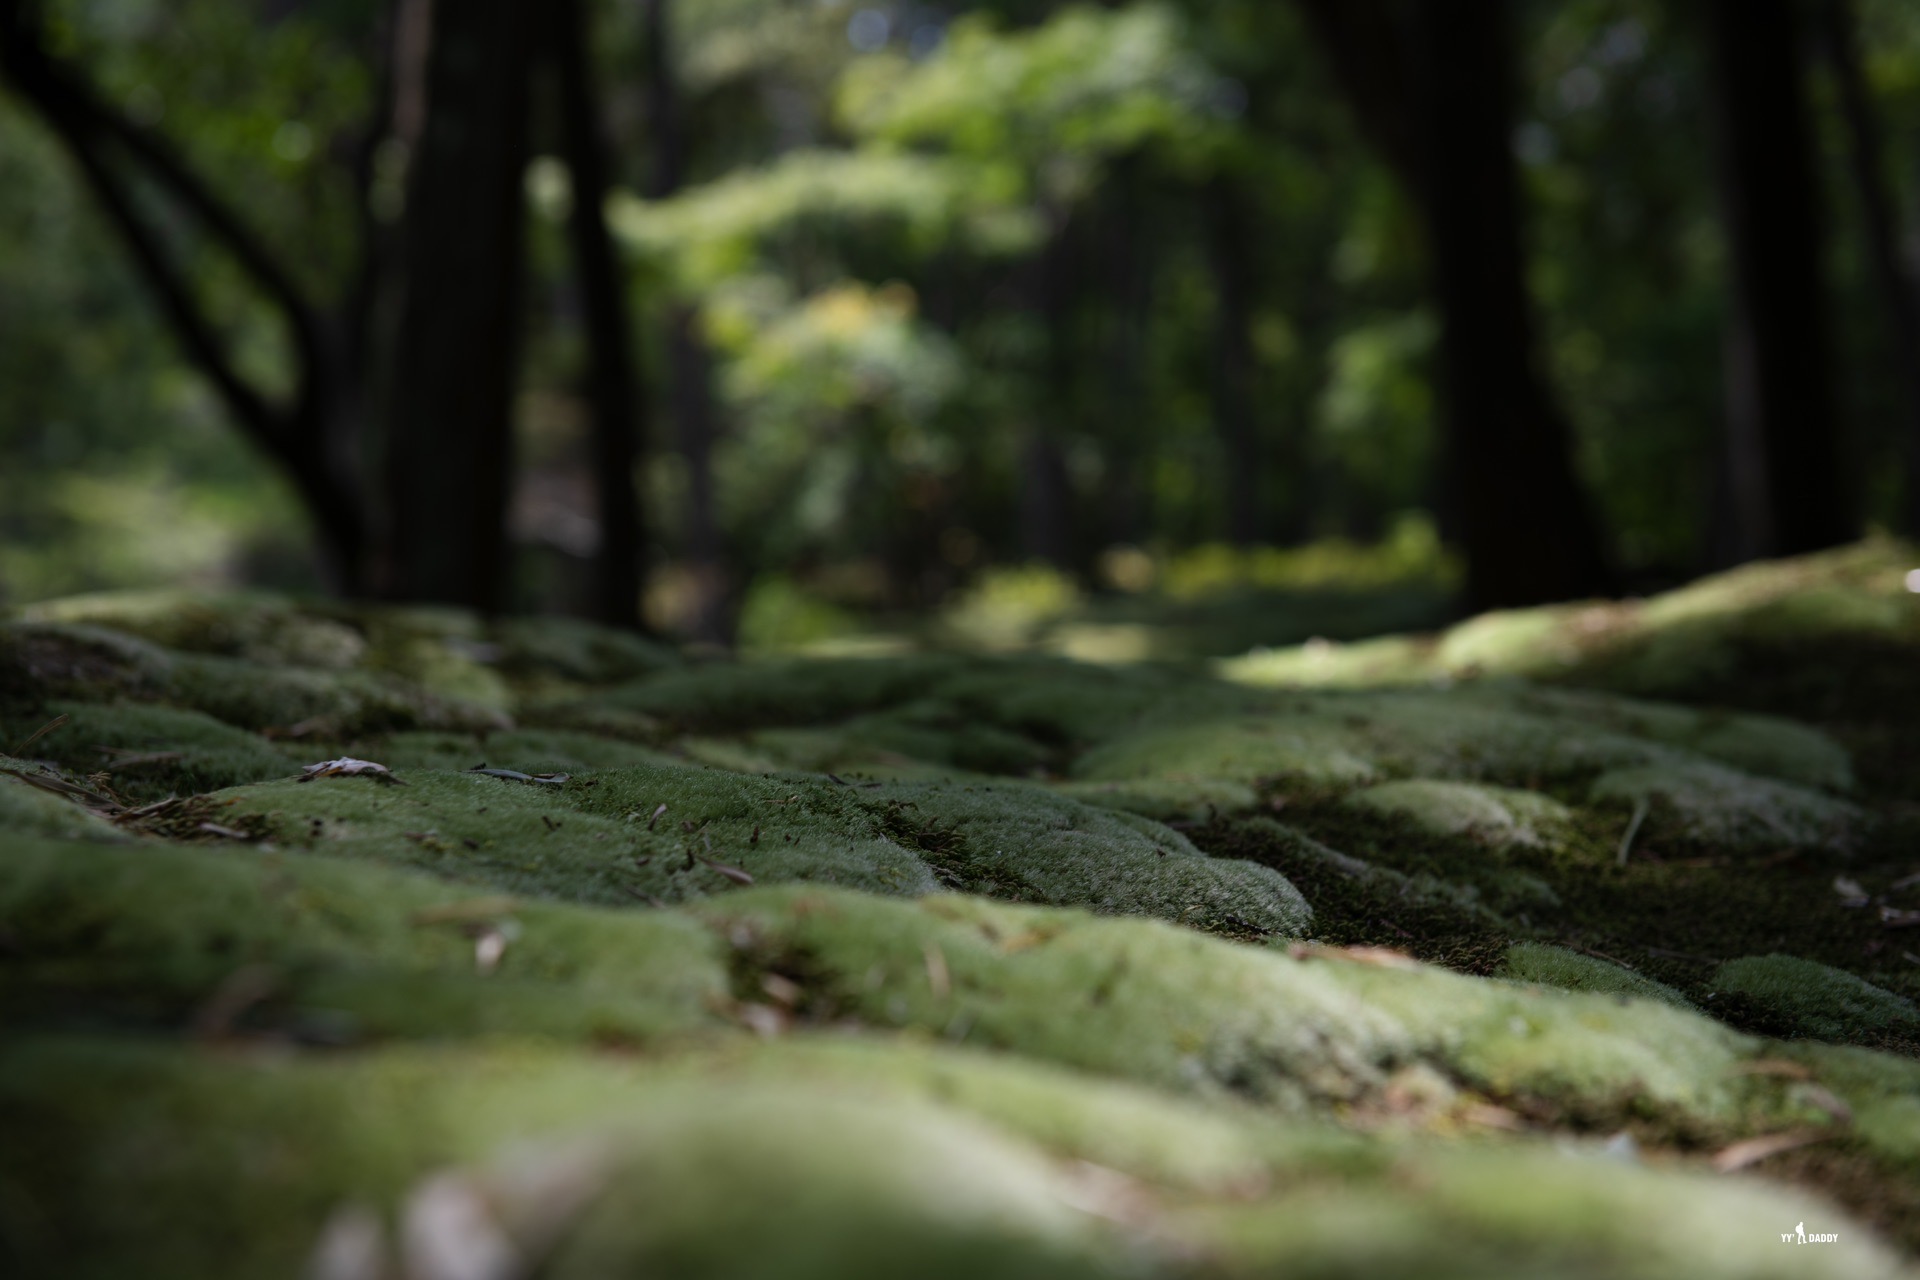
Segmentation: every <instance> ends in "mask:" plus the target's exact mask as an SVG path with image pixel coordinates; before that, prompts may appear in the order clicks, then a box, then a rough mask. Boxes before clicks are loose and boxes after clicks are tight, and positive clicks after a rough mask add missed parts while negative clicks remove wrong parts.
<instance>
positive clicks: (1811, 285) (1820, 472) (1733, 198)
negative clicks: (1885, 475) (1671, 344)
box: [1708, 0, 1854, 558]
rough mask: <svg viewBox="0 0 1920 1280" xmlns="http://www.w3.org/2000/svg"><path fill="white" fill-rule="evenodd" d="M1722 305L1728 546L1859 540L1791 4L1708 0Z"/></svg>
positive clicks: (1814, 546) (1770, 547) (1748, 551)
mask: <svg viewBox="0 0 1920 1280" xmlns="http://www.w3.org/2000/svg"><path fill="white" fill-rule="evenodd" d="M1708 12H1709V25H1710V28H1711V33H1712V46H1713V62H1714V84H1715V96H1716V99H1717V110H1716V112H1715V115H1716V120H1715V124H1716V126H1717V137H1718V150H1719V169H1720V189H1721V204H1722V210H1723V216H1724V218H1725V221H1726V227H1727V239H1728V245H1729V249H1730V251H1731V253H1730V257H1731V265H1732V278H1731V281H1730V289H1729V293H1730V297H1729V300H1728V332H1727V342H1726V351H1727V387H1728V396H1727V400H1728V404H1727V415H1728V446H1729V455H1730V456H1729V460H1728V467H1727V472H1728V475H1729V477H1730V478H1731V481H1732V484H1731V498H1732V501H1733V504H1734V506H1733V512H1732V515H1733V522H1732V523H1733V527H1734V529H1735V531H1736V532H1735V538H1734V549H1735V550H1736V551H1737V552H1738V553H1739V554H1740V557H1741V558H1746V557H1748V556H1751V555H1792V554H1796V553H1798V552H1804V551H1814V550H1818V549H1819V548H1821V547H1829V546H1833V545H1835V544H1836V543H1840V542H1845V541H1847V540H1848V539H1849V538H1851V537H1852V536H1853V533H1854V529H1853V521H1852V520H1851V518H1850V516H1849V514H1848V510H1847V503H1846V498H1845V494H1844V491H1843V483H1842V479H1841V470H1842V468H1841V461H1840V455H1841V451H1840V444H1839V431H1838V429H1837V428H1838V422H1837V420H1836V416H1835V413H1834V394H1833V374H1832V367H1831V352H1830V348H1829V342H1830V335H1829V331H1828V319H1827V316H1828V312H1827V298H1826V291H1825V287H1824V282H1823V280H1822V278H1821V270H1820V265H1821V264H1820V258H1821V245H1822V236H1823V230H1824V229H1823V227H1822V225H1821V218H1820V210H1819V205H1818V200H1817V188H1818V182H1819V176H1818V174H1817V172H1816V169H1815V165H1814V159H1813V143H1812V138H1811V127H1810V120H1809V116H1808V110H1807V99H1806V84H1805V76H1804V74H1803V68H1802V67H1801V65H1800V50H1799V40H1800V27H1799V21H1798V16H1797V13H1796V9H1795V5H1794V3H1793V0H1712V3H1711V4H1710V5H1709V6H1708Z"/></svg>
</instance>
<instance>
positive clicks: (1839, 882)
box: [1833, 876, 1867, 907]
mask: <svg viewBox="0 0 1920 1280" xmlns="http://www.w3.org/2000/svg"><path fill="white" fill-rule="evenodd" d="M1833 891H1834V892H1835V893H1837V894H1839V895H1840V905H1841V906H1843V907H1864V906H1866V905H1867V891H1866V889H1865V888H1863V887H1862V886H1861V884H1860V882H1859V881H1858V880H1854V879H1850V878H1848V877H1847V876H1835V877H1834V878H1833Z"/></svg>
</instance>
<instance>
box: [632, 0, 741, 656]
mask: <svg viewBox="0 0 1920 1280" xmlns="http://www.w3.org/2000/svg"><path fill="white" fill-rule="evenodd" d="M641 17H642V21H643V24H644V30H645V47H646V65H645V75H646V80H647V85H646V90H647V123H648V126H649V127H650V128H651V130H652V133H653V171H652V173H651V175H650V176H649V179H648V182H647V194H648V196H649V197H651V198H652V199H655V200H660V199H664V198H665V197H667V196H670V195H672V194H673V193H674V192H676V191H678V190H679V189H680V184H681V182H682V180H683V176H684V165H685V162H686V138H685V133H684V130H683V125H682V121H681V109H680V95H679V85H678V82H677V81H676V79H675V76H674V67H673V46H672V40H673V32H672V22H671V20H670V19H671V14H670V13H669V11H668V0H643V8H642V11H641ZM667 365H668V378H669V380H670V387H671V392H672V395H671V400H670V405H671V408H672V413H673V422H674V437H675V443H676V445H677V446H678V448H679V451H680V457H681V459H682V461H684V462H685V463H686V467H687V524H686V528H685V529H684V530H683V541H684V552H685V555H686V558H687V568H688V569H689V571H690V572H691V574H692V577H693V581H694V592H695V600H694V607H693V617H692V618H691V620H690V628H691V630H692V633H693V636H694V638H695V639H697V640H705V641H709V642H711V643H716V644H725V643H727V642H728V641H730V640H731V639H732V635H733V625H732V619H731V613H732V608H731V603H730V602H731V598H732V589H731V586H730V584H729V582H728V579H727V568H726V561H725V557H724V554H723V547H722V539H721V536H720V524H719V515H718V512H717V510H716V507H715V503H714V485H713V444H714V436H715V434H716V431H717V429H718V423H719V414H718V413H717V412H716V406H715V405H714V402H713V357H712V355H711V353H710V352H709V351H708V350H707V343H706V339H705V338H704V337H703V336H702V335H701V333H700V315H699V311H698V310H697V309H696V308H694V307H692V306H680V307H675V308H673V309H672V311H671V313H670V314H669V316H668V318H667Z"/></svg>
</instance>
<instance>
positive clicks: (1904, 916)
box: [1880, 907, 1920, 929]
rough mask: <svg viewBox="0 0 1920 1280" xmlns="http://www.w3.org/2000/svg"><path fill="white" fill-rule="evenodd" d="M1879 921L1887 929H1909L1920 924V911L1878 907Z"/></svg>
mask: <svg viewBox="0 0 1920 1280" xmlns="http://www.w3.org/2000/svg"><path fill="white" fill-rule="evenodd" d="M1880 923H1881V924H1883V925H1885V926H1886V927H1887V928H1889V929H1911V928H1913V927H1914V926H1915V925H1920V911H1902V910H1900V909H1899V908H1897V907H1882V908H1880Z"/></svg>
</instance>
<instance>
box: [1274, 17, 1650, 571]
mask: <svg viewBox="0 0 1920 1280" xmlns="http://www.w3.org/2000/svg"><path fill="white" fill-rule="evenodd" d="M1299 3H1300V4H1301V6H1302V8H1303V10H1304V11H1305V13H1306V15H1307V18H1308V20H1309V23H1310V24H1311V25H1312V27H1313V29H1314V31H1315V33H1316V35H1317V36H1318V37H1319V38H1320V40H1321V43H1322V44H1323V45H1324V46H1325V48H1326V50H1327V54H1328V60H1329V62H1330V64H1331V66H1332V69H1333V72H1334V75H1335V77H1336V78H1337V79H1338V80H1339V82H1340V84H1341V87H1342V89H1343V90H1344V91H1345V92H1346V94H1347V96H1348V97H1349V98H1350V99H1351V100H1352V102H1353V104H1354V112H1355V115H1356V116H1357V117H1358V119H1359V121H1360V125H1361V128H1362V130H1363V132H1365V133H1366V134H1367V136H1368V138H1369V140H1370V141H1372V142H1373V144H1374V145H1375V146H1376V147H1377V148H1378V149H1379V151H1380V152H1381V154H1382V155H1383V156H1384V157H1385V159H1386V160H1387V162H1388V163H1389V165H1391V166H1392V167H1393V168H1394V170H1395V171H1396V172H1397V174H1398V175H1399V177H1400V178H1401V180H1402V181H1403V182H1404V183H1405V185H1406V186H1407V188H1408V190H1409V191H1410V192H1411V193H1412V194H1413V196H1414V198H1415V200H1416V202H1417V203H1418V205H1419V206H1420V209H1421V212H1422V214H1423V215H1424V222H1425V224H1426V229H1427V237H1428V241H1429V245H1428V251H1429V255H1430V257H1431V259H1432V273H1433V291H1434V298H1435V301H1436V303H1437V304H1438V307H1439V311H1440V320H1441V341H1440V386H1439V390H1440V393H1441V404H1442V417H1443V419H1444V425H1445V432H1444V452H1445V462H1444V469H1445V488H1446V503H1445V506H1446V507H1447V509H1448V510H1449V511H1451V512H1452V513H1454V517H1455V518H1454V519H1453V520H1452V521H1451V522H1450V527H1451V528H1452V529H1453V530H1454V531H1455V532H1456V534H1457V536H1458V539H1459V542H1460V545H1461V548H1462V550H1464V551H1465V553H1466V559H1467V603H1468V605H1469V607H1471V608H1474V609H1487V608H1495V607H1503V606H1514V605H1527V604H1538V603H1542V602H1546V601H1552V600H1565V599H1571V598H1574V597H1579V596H1587V595H1594V594H1602V593H1605V592H1607V591H1609V590H1610V589H1612V586H1613V575H1612V573H1611V571H1610V570H1609V568H1608V564H1607V559H1606V556H1605V554H1604V552H1603V551H1602V549H1601V543H1600V537H1599V533H1598V529H1597V527H1596V524H1595V521H1594V517H1593V514H1592V510H1591V507H1590V505H1589V501H1588V498H1587V494H1586V492H1585V490H1584V489H1583V488H1582V487H1581V484H1580V481H1579V479H1578V478H1577V476H1576V475H1575V473H1574V469H1573V463H1572V459H1571V456H1570V454H1569V435H1570V433H1569V431H1568V428H1567V424H1566V421H1565V419H1564V418H1563V417H1562V416H1561V413H1560V410H1559V408H1558V406H1557V405H1556V404H1555V402H1554V398H1553V394H1552V392H1551V390H1550V388H1549V386H1548V384H1547V381H1546V378H1545V376H1544V374H1543V372H1542V370H1541V368H1540V365H1539V363H1538V354H1537V352H1536V350H1535V343H1536V336H1535V333H1534V318H1533V307H1532V300H1531V297H1530V296H1529V294H1528V291H1527V286H1526V256H1525V250H1524V244H1523V236H1522V219H1521V204H1520V188H1519V180H1518V174H1517V173H1516V172H1515V169H1514V161H1513V149H1512V142H1511V134H1512V125H1513V107H1512V97H1513V84H1512V81H1513V77H1514V65H1513V54H1512V48H1511V39H1512V36H1511V32H1510V29H1509V25H1510V19H1509V14H1508V5H1507V3H1506V0H1477V2H1476V3H1470V4H1440V3H1437V2H1435V0H1418V2H1417V3H1411V4H1396V3H1394V2H1393V0H1299Z"/></svg>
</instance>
